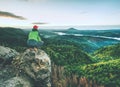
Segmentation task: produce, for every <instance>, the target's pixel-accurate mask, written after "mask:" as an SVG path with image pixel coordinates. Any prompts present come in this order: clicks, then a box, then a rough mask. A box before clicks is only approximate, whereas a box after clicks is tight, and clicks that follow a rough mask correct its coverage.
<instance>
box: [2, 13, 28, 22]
mask: <svg viewBox="0 0 120 87" xmlns="http://www.w3.org/2000/svg"><path fill="white" fill-rule="evenodd" d="M0 17H7V18H16V19H19V20H26V18H24V17H22V16H17V15H15V14H13V13H10V12H4V11H0Z"/></svg>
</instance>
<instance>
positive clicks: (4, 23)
mask: <svg viewBox="0 0 120 87" xmlns="http://www.w3.org/2000/svg"><path fill="white" fill-rule="evenodd" d="M35 24H36V25H38V26H39V27H40V28H53V27H54V28H60V27H61V28H68V27H71V26H74V27H76V26H77V27H79V26H81V27H87V28H88V27H89V26H100V27H101V26H103V27H112V28H120V0H0V27H19V28H31V27H32V26H33V25H35Z"/></svg>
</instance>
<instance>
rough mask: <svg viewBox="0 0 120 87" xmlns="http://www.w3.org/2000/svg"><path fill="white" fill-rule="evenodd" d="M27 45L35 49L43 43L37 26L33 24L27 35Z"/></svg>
mask: <svg viewBox="0 0 120 87" xmlns="http://www.w3.org/2000/svg"><path fill="white" fill-rule="evenodd" d="M27 45H28V46H29V47H30V48H34V50H35V51H37V48H39V47H41V46H42V45H43V41H42V40H41V38H40V36H39V32H38V26H37V25H34V26H33V29H32V31H31V32H30V33H29V35H28V40H27Z"/></svg>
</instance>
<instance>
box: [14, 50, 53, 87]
mask: <svg viewBox="0 0 120 87" xmlns="http://www.w3.org/2000/svg"><path fill="white" fill-rule="evenodd" d="M13 65H14V66H15V69H16V71H18V74H21V73H25V74H26V75H27V76H29V77H30V78H31V79H32V80H33V81H34V82H35V84H36V85H35V87H51V82H50V78H51V61H50V58H49V56H48V55H47V54H46V53H45V52H44V51H43V50H40V49H38V51H37V52H36V51H34V50H29V49H28V50H26V51H25V52H24V53H23V54H21V55H20V56H19V57H18V58H15V60H14V61H13Z"/></svg>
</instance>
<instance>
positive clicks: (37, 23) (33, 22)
mask: <svg viewBox="0 0 120 87" xmlns="http://www.w3.org/2000/svg"><path fill="white" fill-rule="evenodd" d="M32 24H48V23H44V22H33V23H32Z"/></svg>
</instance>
